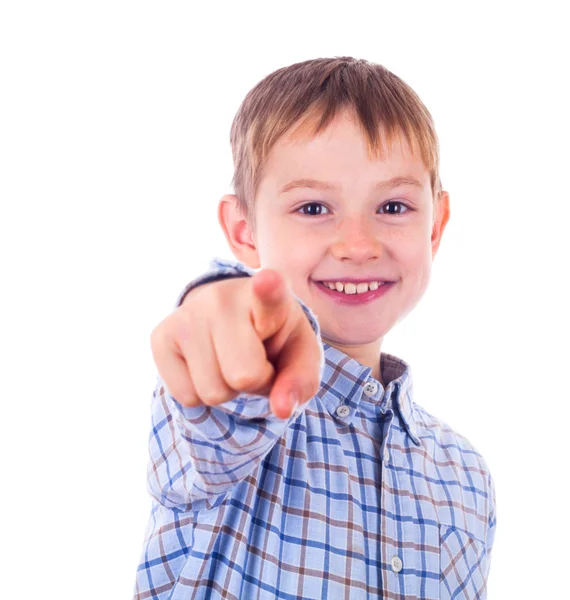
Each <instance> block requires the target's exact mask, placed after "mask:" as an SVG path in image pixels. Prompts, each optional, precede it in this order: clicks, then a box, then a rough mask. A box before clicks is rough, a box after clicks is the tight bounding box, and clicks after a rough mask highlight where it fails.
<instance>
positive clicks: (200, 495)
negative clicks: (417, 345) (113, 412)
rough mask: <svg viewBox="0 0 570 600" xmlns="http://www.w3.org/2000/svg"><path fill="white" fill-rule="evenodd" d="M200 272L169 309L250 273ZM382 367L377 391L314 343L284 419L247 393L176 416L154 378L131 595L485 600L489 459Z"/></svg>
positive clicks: (391, 365) (229, 266)
mask: <svg viewBox="0 0 570 600" xmlns="http://www.w3.org/2000/svg"><path fill="white" fill-rule="evenodd" d="M210 267H211V268H210V270H209V271H208V272H207V273H205V274H204V275H203V276H201V277H198V278H197V279H195V280H194V281H192V282H191V283H190V284H188V285H187V286H186V288H185V289H184V291H183V292H182V293H181V294H180V296H179V298H178V300H177V302H176V305H175V306H176V307H178V306H180V304H181V303H182V300H183V299H184V297H185V295H186V293H188V292H189V291H190V290H191V289H192V288H194V287H195V286H197V285H200V284H203V283H206V282H209V281H212V280H215V279H221V278H224V277H228V276H250V275H252V274H253V273H254V272H255V271H252V270H250V269H249V268H247V267H245V266H244V265H242V264H241V263H236V262H233V261H227V260H221V259H215V260H214V261H212V263H211V265H210ZM295 297H296V296H295ZM296 299H297V300H298V301H299V302H300V303H301V305H302V307H303V310H304V311H305V314H306V315H307V317H308V318H309V320H310V322H311V325H312V327H313V330H314V331H315V334H316V335H317V336H318V337H319V340H321V337H320V327H319V323H318V321H317V318H316V317H315V315H314V314H313V313H312V312H311V311H310V309H309V308H308V307H307V306H305V305H304V304H303V302H302V301H301V300H300V299H299V298H297V297H296ZM321 341H322V340H321ZM380 369H381V374H382V377H381V378H382V380H383V381H384V383H385V386H384V387H383V386H382V385H381V384H380V382H379V381H377V380H376V379H374V378H373V377H371V375H370V373H371V368H370V367H365V366H363V365H362V364H360V363H359V362H357V361H356V360H353V359H352V358H350V357H349V356H347V355H346V354H344V353H343V352H340V351H339V350H337V349H336V348H334V347H333V346H330V345H329V344H327V343H325V342H323V343H322V353H321V386H320V389H319V392H318V393H317V395H316V396H314V397H313V398H312V399H311V400H310V401H309V402H308V403H307V404H306V405H304V406H302V407H300V408H299V409H297V412H296V413H294V415H292V417H291V418H289V419H287V420H281V419H277V418H275V417H274V416H273V414H272V413H271V411H270V409H269V406H268V399H267V397H264V396H256V395H253V394H241V395H239V396H237V397H236V398H235V399H233V400H231V401H229V402H226V403H224V404H221V405H219V406H217V407H208V406H199V407H192V408H188V407H183V406H182V405H181V404H179V403H178V402H177V401H176V400H175V399H174V398H173V397H172V396H171V395H170V393H169V391H168V389H167V388H166V386H165V384H164V382H162V381H161V379H160V378H159V379H158V381H157V384H156V388H155V390H154V394H153V399H152V432H151V435H150V443H149V446H150V464H149V469H148V487H149V491H150V494H151V496H152V499H153V506H152V511H151V515H150V520H149V523H148V529H147V533H146V536H145V541H144V547H143V551H142V556H141V561H140V565H139V567H138V571H137V576H136V585H135V598H137V599H142V598H157V599H158V598H160V599H166V598H168V599H170V600H182V599H184V600H187V599H206V598H208V599H218V598H228V599H233V600H237V599H245V600H254V599H256V598H260V599H264V598H268V599H272V598H283V599H287V600H293V599H296V600H297V599H303V600H304V599H306V600H309V599H311V600H315V599H322V598H332V599H334V600H336V599H339V600H341V599H345V600H348V599H351V600H354V599H360V598H363V599H364V598H386V599H391V598H393V599H398V600H413V599H421V600H430V599H434V600H435V599H436V598H437V599H441V598H461V599H471V598H478V599H484V598H486V595H487V592H486V588H487V578H488V574H489V566H490V558H491V549H492V547H493V540H494V536H495V522H496V519H495V492H494V487H493V480H492V479H491V475H490V473H489V470H488V468H487V466H486V463H485V461H484V459H483V457H482V456H481V455H480V454H479V452H477V450H476V449H475V448H474V447H473V446H472V445H471V443H470V442H469V441H468V440H467V439H466V438H465V437H463V436H462V435H460V434H459V433H457V432H455V431H453V430H452V429H451V428H450V427H449V426H448V425H447V424H445V423H444V422H443V421H441V420H439V419H437V418H436V417H434V416H432V415H431V414H430V413H428V412H427V411H426V410H425V409H423V408H421V407H420V406H418V405H417V404H416V403H415V401H414V400H413V392H412V374H411V370H410V367H409V365H408V364H406V363H405V362H404V361H403V360H401V359H399V358H397V357H396V356H393V355H390V354H387V353H384V352H383V353H381V356H380Z"/></svg>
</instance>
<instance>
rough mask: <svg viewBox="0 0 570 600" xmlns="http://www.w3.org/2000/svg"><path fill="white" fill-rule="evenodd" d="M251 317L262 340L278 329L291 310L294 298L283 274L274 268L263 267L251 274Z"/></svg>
mask: <svg viewBox="0 0 570 600" xmlns="http://www.w3.org/2000/svg"><path fill="white" fill-rule="evenodd" d="M251 291H252V297H251V319H252V322H253V327H254V329H255V331H256V333H257V335H258V336H259V337H260V339H261V340H262V341H264V340H266V339H267V338H269V337H271V336H272V335H274V334H275V333H276V332H277V331H279V330H280V329H281V328H282V327H283V325H284V324H285V322H286V321H287V318H288V317H289V314H290V311H291V302H292V301H293V300H294V298H293V296H292V295H291V293H290V292H289V286H288V285H287V282H286V281H285V278H284V277H283V275H281V274H280V273H279V272H278V271H275V270H274V269H263V270H262V271H259V272H258V273H256V274H255V275H254V276H253V281H252V286H251Z"/></svg>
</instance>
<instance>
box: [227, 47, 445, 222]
mask: <svg viewBox="0 0 570 600" xmlns="http://www.w3.org/2000/svg"><path fill="white" fill-rule="evenodd" d="M345 108H348V109H352V110H353V111H354V114H355V115H356V116H357V121H358V122H359V123H360V125H361V127H362V130H363V133H364V135H365V137H366V139H367V144H368V152H369V156H372V155H373V154H375V155H379V156H382V152H383V142H382V137H381V135H380V133H381V132H382V133H383V134H384V136H385V138H386V140H387V141H388V143H389V145H390V146H391V144H392V140H393V138H394V136H395V135H401V134H402V133H403V134H404V136H405V138H406V141H407V143H408V145H409V147H410V149H411V151H412V153H414V154H415V152H416V150H417V148H419V150H420V154H421V157H422V161H423V162H424V164H425V166H426V169H427V170H428V171H429V173H430V182H431V190H432V194H433V197H434V198H435V197H436V196H437V195H438V193H439V191H440V190H441V181H440V177H439V145H438V140H437V135H436V132H435V127H434V124H433V119H432V116H431V114H430V113H429V111H428V110H427V108H426V107H425V106H424V104H423V102H422V101H421V100H420V98H419V97H418V95H417V94H416V93H415V92H414V91H413V90H412V88H411V87H410V86H409V85H407V84H406V83H405V82H404V81H402V80H401V79H400V78H399V77H397V76H396V75H394V74H393V73H392V72H391V71H389V70H388V69H386V68H385V67H383V66H382V65H379V64H375V63H371V62H368V61H366V60H362V59H355V58H352V57H350V56H340V57H335V58H316V59H312V60H306V61H303V62H299V63H295V64H293V65H290V66H288V67H283V68H281V69H278V70H277V71H274V72H273V73H271V74H269V75H268V76H267V77H265V78H264V79H262V80H261V81H260V82H259V83H258V84H257V85H255V87H253V88H252V89H251V90H250V91H249V92H248V94H247V95H246V97H245V98H244V100H243V102H242V104H241V106H240V107H239V109H238V112H237V114H236V116H235V118H234V121H233V123H232V127H231V133H230V143H231V146H232V155H233V161H234V175H233V179H232V185H233V187H234V192H235V195H236V196H237V198H238V206H239V208H240V209H241V211H242V214H244V215H247V218H248V222H250V224H252V226H253V227H254V226H255V222H254V198H255V195H256V192H257V189H258V185H259V182H260V181H261V179H262V176H263V166H264V161H265V159H266V158H267V156H268V154H269V152H270V151H271V148H272V147H273V146H274V144H275V143H276V142H277V140H278V139H279V138H280V137H281V136H282V135H284V134H285V133H286V132H288V131H289V130H290V129H292V128H293V126H294V125H295V124H297V123H298V125H297V127H296V128H295V130H294V132H293V133H301V132H306V131H307V129H308V133H309V134H310V135H311V136H313V137H314V136H316V135H318V134H319V133H321V132H322V131H323V130H325V129H326V127H327V125H328V124H329V123H330V122H331V121H332V120H333V119H334V117H335V115H336V114H337V113H338V112H339V111H340V110H342V109H345ZM319 117H320V119H319Z"/></svg>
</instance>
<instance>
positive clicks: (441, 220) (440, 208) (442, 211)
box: [431, 190, 449, 260]
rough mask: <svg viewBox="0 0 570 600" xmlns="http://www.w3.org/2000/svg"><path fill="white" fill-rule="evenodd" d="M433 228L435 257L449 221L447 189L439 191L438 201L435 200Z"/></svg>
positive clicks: (432, 236) (432, 253) (432, 248)
mask: <svg viewBox="0 0 570 600" xmlns="http://www.w3.org/2000/svg"><path fill="white" fill-rule="evenodd" d="M433 209H434V215H433V228H432V232H431V257H432V260H433V259H434V258H435V254H436V252H437V249H438V248H439V243H440V242H441V237H442V235H443V231H444V229H445V226H446V225H447V222H448V221H449V193H448V192H445V191H443V190H442V191H441V192H439V194H438V196H437V199H436V201H435V202H434V206H433Z"/></svg>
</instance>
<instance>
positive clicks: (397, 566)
mask: <svg viewBox="0 0 570 600" xmlns="http://www.w3.org/2000/svg"><path fill="white" fill-rule="evenodd" d="M401 570H402V561H401V560H400V557H399V556H393V557H392V571H394V573H399V572H400V571H401Z"/></svg>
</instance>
